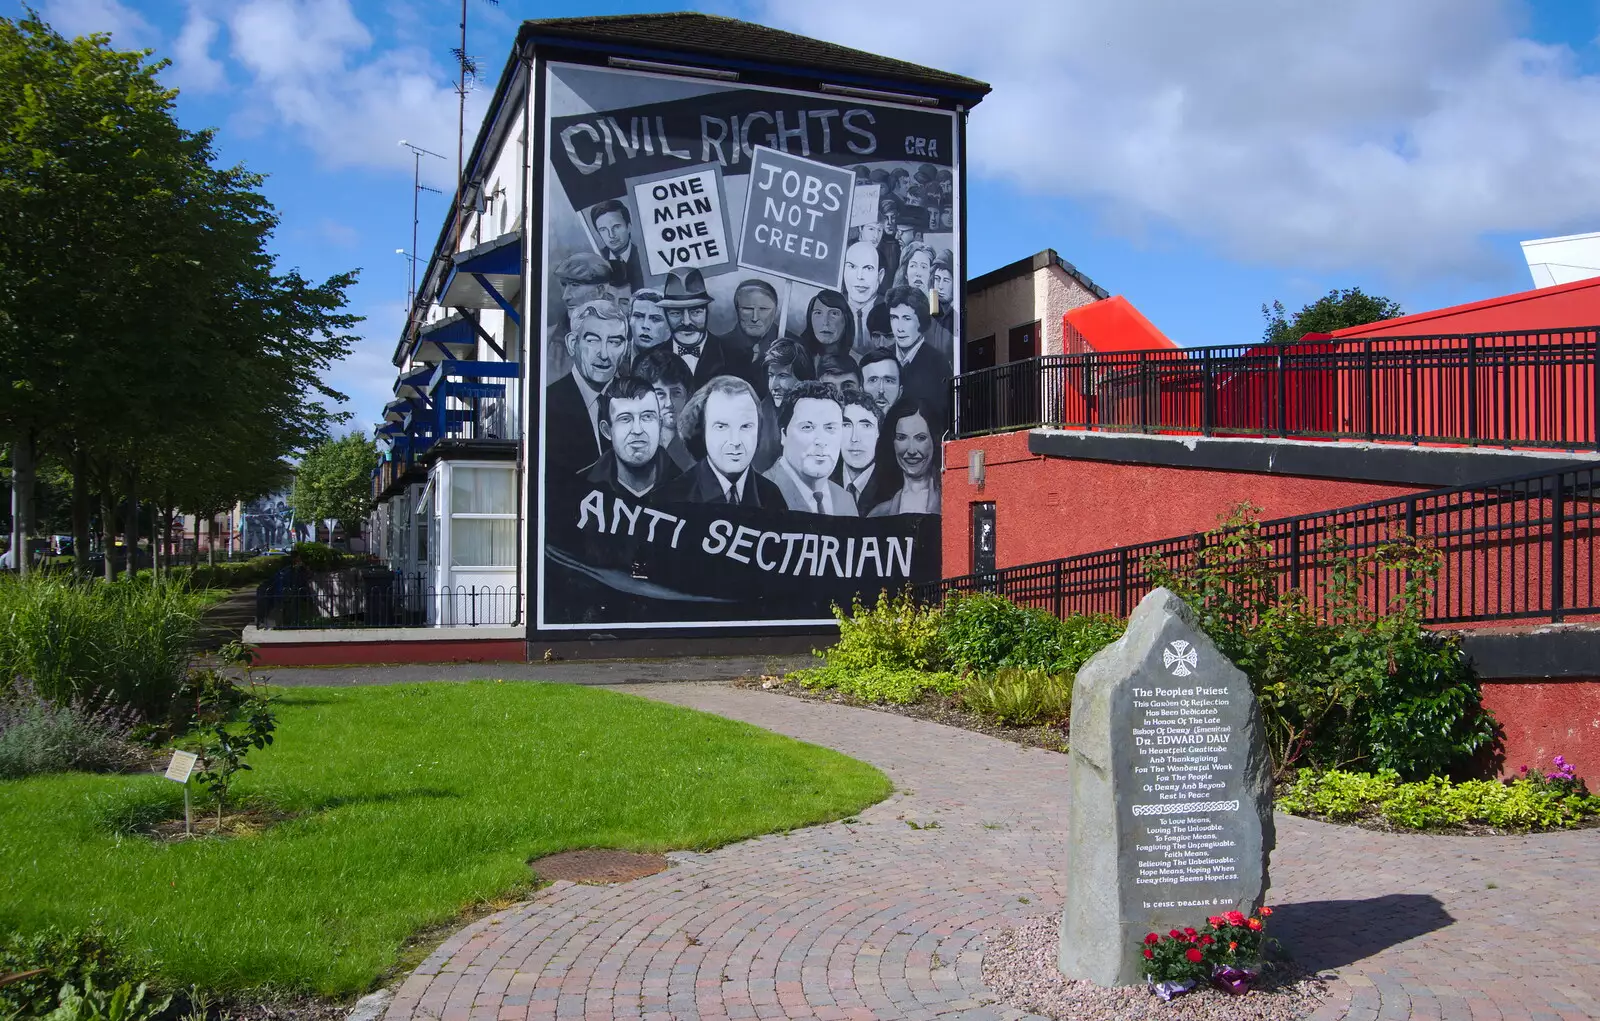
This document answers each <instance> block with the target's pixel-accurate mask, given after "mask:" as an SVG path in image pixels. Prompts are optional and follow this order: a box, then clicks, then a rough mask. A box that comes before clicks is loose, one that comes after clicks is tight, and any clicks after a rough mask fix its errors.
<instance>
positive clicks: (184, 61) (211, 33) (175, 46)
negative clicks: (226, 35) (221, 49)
mask: <svg viewBox="0 0 1600 1021" xmlns="http://www.w3.org/2000/svg"><path fill="white" fill-rule="evenodd" d="M221 31H222V24H221V23H220V22H218V21H217V20H216V19H215V18H213V17H211V16H210V14H209V13H208V12H207V10H206V7H205V5H204V4H203V3H200V2H198V0H190V3H189V13H188V16H187V17H186V18H185V19H184V22H183V30H182V31H181V32H179V33H178V38H177V39H175V40H173V43H172V73H171V75H170V77H171V78H172V81H173V84H175V85H177V86H178V87H179V88H181V89H186V90H188V91H191V92H215V91H216V90H218V89H220V88H222V87H224V86H225V85H227V83H228V73H227V71H226V70H224V69H223V66H222V61H220V60H218V59H217V58H216V57H213V56H212V55H211V48H212V47H213V46H215V45H216V42H217V36H218V35H219V34H220V33H221Z"/></svg>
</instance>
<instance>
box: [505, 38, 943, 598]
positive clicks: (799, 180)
mask: <svg viewBox="0 0 1600 1021" xmlns="http://www.w3.org/2000/svg"><path fill="white" fill-rule="evenodd" d="M545 84H546V87H547V88H546V109H547V122H546V125H545V129H546V132H547V134H546V143H545V151H546V154H547V156H546V158H547V166H546V174H545V189H546V194H545V200H544V202H543V209H544V216H545V222H544V223H543V224H542V225H540V226H539V229H538V230H537V231H536V233H538V234H540V235H542V237H543V245H544V250H543V267H544V272H545V287H544V308H543V310H542V315H543V318H542V319H541V322H542V324H543V328H542V336H541V337H540V339H538V340H536V341H535V345H536V347H542V351H536V353H535V354H534V355H533V356H532V357H542V359H543V366H542V368H543V374H542V381H541V383H540V384H539V385H542V386H543V387H544V393H543V399H542V400H541V402H540V405H541V413H540V419H539V423H538V437H539V442H538V447H537V449H538V451H539V461H538V464H539V466H540V469H539V470H540V473H541V474H540V477H541V479H542V480H543V485H542V487H541V488H540V489H539V493H540V499H542V501H543V504H544V506H543V513H541V514H538V515H534V516H533V520H534V524H533V526H532V530H533V535H532V537H531V538H532V548H533V549H534V550H536V551H537V552H538V555H539V556H540V558H541V567H540V570H539V593H538V608H537V614H538V616H537V619H538V623H539V625H540V626H541V627H551V628H564V627H565V628H586V627H593V626H606V627H613V626H615V627H670V626H676V625H688V626H693V625H701V624H704V625H712V624H716V625H727V624H759V623H781V622H807V621H821V620H828V619H829V608H830V606H831V605H832V604H834V603H841V604H848V603H849V602H850V600H851V599H852V597H854V596H856V595H858V594H859V595H860V596H861V597H862V598H864V599H872V598H875V597H876V595H877V593H878V592H879V591H880V590H882V589H885V588H888V589H894V590H897V589H899V588H901V587H902V586H903V585H905V584H906V583H907V582H908V581H911V582H918V581H927V580H933V579H936V578H938V577H939V567H940V556H939V553H940V550H939V542H940V538H939V518H938V514H939V499H940V494H939V470H940V464H939V461H940V439H941V436H942V434H943V432H944V430H945V428H946V425H947V423H948V421H949V418H950V408H949V389H948V382H947V380H948V378H949V377H950V376H951V375H952V373H953V372H954V371H956V366H955V364H954V360H955V359H956V358H957V357H958V354H959V353H958V351H957V345H956V343H955V338H956V337H958V336H959V335H960V328H959V315H960V310H959V309H957V308H956V307H955V304H956V293H955V292H956V283H957V281H959V280H960V278H961V277H960V273H961V267H960V266H959V265H958V263H957V255H958V253H959V252H960V250H961V246H960V245H959V244H958V243H957V242H958V238H957V234H956V225H958V224H959V223H960V212H959V210H958V209H957V208H956V202H957V197H958V196H959V193H960V191H959V188H958V187H957V184H958V182H957V178H956V176H955V175H956V174H958V173H959V172H960V165H959V160H958V158H957V155H958V154H957V153H956V141H957V134H956V121H955V117H954V115H952V114H950V113H946V112H942V111H936V110H919V109H908V108H905V107H900V106H892V105H885V104H876V103H870V102H863V101H857V100H854V99H841V98H840V97H837V96H820V95H816V94H812V93H803V92H788V91H782V90H775V89H759V88H752V87H748V86H730V85H723V84H716V83H707V82H699V81H686V80H684V79H682V78H666V77H662V76H657V75H647V74H639V73H634V72H627V71H619V70H610V69H600V68H593V67H578V66H572V65H561V64H553V65H551V66H550V67H549V68H548V70H547V76H546V80H545ZM541 342H542V343H541Z"/></svg>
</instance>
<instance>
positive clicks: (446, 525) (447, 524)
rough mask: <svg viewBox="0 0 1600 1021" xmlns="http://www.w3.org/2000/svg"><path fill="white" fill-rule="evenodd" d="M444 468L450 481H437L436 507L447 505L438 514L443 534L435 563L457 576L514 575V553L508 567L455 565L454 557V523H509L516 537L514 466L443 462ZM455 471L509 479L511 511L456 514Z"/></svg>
mask: <svg viewBox="0 0 1600 1021" xmlns="http://www.w3.org/2000/svg"><path fill="white" fill-rule="evenodd" d="M443 466H444V468H445V470H446V472H448V473H449V477H448V478H445V479H441V480H439V485H438V490H437V496H438V501H439V503H440V504H444V505H446V506H444V507H442V508H441V513H440V514H439V520H440V522H441V530H442V531H444V532H445V533H446V534H445V536H444V537H443V542H442V545H441V548H440V550H439V561H438V562H439V568H440V571H441V572H450V573H451V574H454V573H456V572H462V573H474V574H489V573H497V572H505V573H508V574H515V573H517V569H518V565H517V562H516V561H517V555H516V553H515V552H513V553H512V556H511V563H509V564H457V563H455V562H454V561H455V555H456V551H455V523H456V522H457V521H510V522H512V532H513V535H515V532H516V527H517V526H516V522H517V521H518V520H519V519H520V518H521V517H522V515H521V514H520V513H519V512H518V500H517V493H516V485H517V479H516V465H515V464H513V463H511V462H509V461H446V462H443ZM458 468H474V469H481V468H487V469H490V470H493V471H503V472H505V473H506V474H507V475H509V476H510V477H511V479H510V481H511V510H510V511H509V512H506V513H495V514H491V513H487V512H483V511H464V512H458V511H457V510H456V509H455V506H454V501H455V472H456V470H457V469H458Z"/></svg>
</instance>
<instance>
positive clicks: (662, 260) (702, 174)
mask: <svg viewBox="0 0 1600 1021" xmlns="http://www.w3.org/2000/svg"><path fill="white" fill-rule="evenodd" d="M628 185H629V187H630V188H631V189H632V190H633V201H634V205H635V207H636V208H637V209H638V210H639V223H640V225H641V226H642V227H643V228H644V229H643V235H644V250H645V254H646V258H647V259H648V260H649V263H650V275H651V276H664V275H666V272H667V271H668V270H671V269H700V270H703V269H706V268H708V267H711V266H721V265H723V264H725V263H727V262H729V261H731V260H732V258H733V252H732V251H731V250H730V249H729V248H728V235H729V234H730V233H731V231H730V230H729V229H728V203H727V201H726V198H725V197H724V193H723V190H722V165H721V164H718V163H708V164H705V165H704V166H699V167H691V168H689V169H687V170H669V171H667V172H665V173H661V174H651V175H649V176H647V177H636V178H634V179H632V180H630V181H629V182H628Z"/></svg>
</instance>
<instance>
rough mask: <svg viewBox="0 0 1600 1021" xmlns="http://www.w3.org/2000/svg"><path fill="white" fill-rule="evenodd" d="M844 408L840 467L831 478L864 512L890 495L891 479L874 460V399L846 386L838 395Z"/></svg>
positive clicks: (876, 419)
mask: <svg viewBox="0 0 1600 1021" xmlns="http://www.w3.org/2000/svg"><path fill="white" fill-rule="evenodd" d="M840 404H841V405H842V406H843V410H844V442H843V443H841V444H840V446H839V470H838V471H836V472H834V473H833V481H834V482H836V483H838V484H839V485H840V486H842V487H844V490H845V492H846V493H849V494H850V499H852V500H854V501H855V504H856V507H857V508H858V509H859V510H860V511H861V513H863V514H865V513H866V512H867V511H869V510H871V509H872V508H873V507H876V506H877V505H878V504H880V503H882V502H883V501H884V500H886V499H888V498H889V495H890V493H891V491H892V490H893V489H894V482H893V480H892V479H885V476H884V472H882V471H879V470H878V466H877V464H876V463H875V461H876V460H877V456H878V431H879V429H880V428H881V425H880V418H879V415H880V412H879V411H878V405H877V402H876V401H874V400H873V399H872V397H871V396H869V395H868V394H867V393H865V392H864V391H861V390H847V391H845V392H844V394H843V395H842V396H841V398H840Z"/></svg>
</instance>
